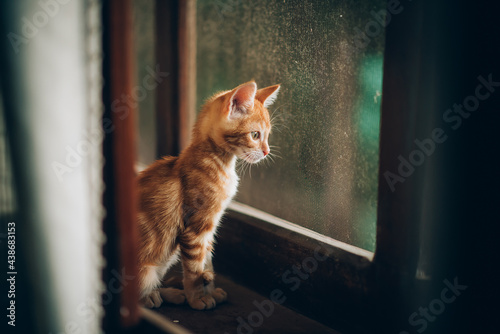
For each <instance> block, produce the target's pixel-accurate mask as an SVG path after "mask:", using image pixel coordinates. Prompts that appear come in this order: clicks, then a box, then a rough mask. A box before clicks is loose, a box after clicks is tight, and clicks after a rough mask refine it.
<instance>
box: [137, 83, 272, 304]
mask: <svg viewBox="0 0 500 334" xmlns="http://www.w3.org/2000/svg"><path fill="white" fill-rule="evenodd" d="M279 88H280V86H279V85H275V86H270V87H267V88H262V89H259V90H257V85H256V84H255V82H253V81H252V82H248V83H245V84H243V85H241V86H238V87H236V88H235V89H233V90H231V91H226V92H222V93H219V94H216V95H214V96H213V97H212V98H210V99H209V100H208V101H207V102H206V104H205V105H204V106H203V108H202V111H201V112H200V114H199V116H198V120H197V122H196V124H195V126H194V129H193V139H192V142H191V144H190V145H189V146H188V147H187V148H186V149H185V150H184V151H183V152H182V153H181V154H180V155H179V156H178V157H163V158H162V159H160V160H158V161H156V162H154V163H153V164H152V165H151V166H149V167H148V168H147V169H146V170H144V171H143V172H142V173H140V175H139V179H138V184H139V196H140V198H139V213H138V221H139V229H140V247H139V256H138V258H139V259H138V260H139V281H140V288H141V302H142V303H143V304H144V305H145V306H146V307H159V306H160V305H161V303H162V301H163V300H166V301H168V302H171V303H175V304H181V303H184V302H185V301H186V300H187V302H188V303H189V305H190V306H191V307H192V308H194V309H198V310H203V309H211V308H213V307H215V306H216V304H217V303H221V302H223V301H225V300H226V298H227V294H226V292H225V291H224V290H222V289H220V288H215V285H214V272H213V267H212V251H213V249H212V245H213V241H214V234H215V231H216V229H217V225H218V224H219V221H220V219H221V216H222V214H223V213H224V210H225V209H226V207H227V205H228V204H229V202H230V201H231V199H232V198H233V196H234V195H235V193H236V189H237V187H238V176H237V175H236V172H235V163H236V158H240V159H243V160H245V161H246V162H248V163H256V162H258V161H260V160H262V159H264V157H266V156H267V155H268V154H269V151H270V149H269V145H268V136H269V133H270V131H271V124H270V119H269V113H268V111H267V107H268V106H269V105H271V104H272V103H273V102H274V100H275V99H276V97H277V95H278V91H279ZM179 257H180V259H181V261H182V268H183V273H184V274H183V276H184V277H183V285H184V290H179V289H175V288H161V287H160V285H161V281H162V279H163V277H164V276H165V273H166V272H167V270H168V269H169V267H171V266H172V265H173V264H174V263H176V262H177V261H178V259H179Z"/></svg>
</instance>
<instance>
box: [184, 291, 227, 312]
mask: <svg viewBox="0 0 500 334" xmlns="http://www.w3.org/2000/svg"><path fill="white" fill-rule="evenodd" d="M226 300H227V293H226V291H224V290H222V289H221V288H217V289H214V290H212V291H211V292H205V293H203V294H201V293H199V294H193V295H192V296H190V297H188V303H189V306H191V307H192V308H194V309H195V310H210V309H213V308H214V307H215V306H216V305H217V304H220V303H223V302H224V301H226Z"/></svg>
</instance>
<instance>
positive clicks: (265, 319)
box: [154, 275, 340, 334]
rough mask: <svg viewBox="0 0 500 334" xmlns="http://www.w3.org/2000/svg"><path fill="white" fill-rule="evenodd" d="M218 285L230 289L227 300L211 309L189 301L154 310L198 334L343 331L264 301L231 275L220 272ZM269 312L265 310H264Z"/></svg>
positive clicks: (324, 333) (313, 333)
mask: <svg viewBox="0 0 500 334" xmlns="http://www.w3.org/2000/svg"><path fill="white" fill-rule="evenodd" d="M216 282H217V286H218V287H221V288H223V289H224V290H225V291H226V292H227V293H228V301H227V302H225V303H223V304H221V305H218V306H217V307H216V308H215V309H213V310H209V311H196V310H193V309H191V308H190V307H189V306H188V305H180V306H179V305H171V304H164V305H162V306H161V307H160V308H159V309H155V310H154V311H155V312H157V313H158V314H161V315H162V316H164V317H167V318H168V319H170V320H172V321H173V322H174V323H175V324H178V325H180V326H183V327H184V328H186V329H188V330H189V331H190V332H192V333H196V334H251V333H256V334H258V333H262V334H266V333H269V334H280V333H286V334H299V333H307V334H320V333H321V334H340V333H339V332H337V331H335V330H333V329H330V328H328V327H326V326H324V325H322V324H320V323H318V322H316V321H314V320H311V319H309V318H307V317H305V316H303V315H301V314H298V313H297V312H294V311H292V310H290V309H288V308H286V307H283V306H281V305H277V304H274V303H273V307H272V308H271V307H270V306H269V303H266V302H265V303H264V304H265V305H266V306H267V307H266V308H265V309H264V310H263V311H260V310H259V309H258V307H257V306H256V305H255V304H260V303H262V301H264V300H267V298H266V297H264V296H262V295H260V294H257V293H255V292H253V291H251V290H249V289H247V288H245V287H243V286H241V285H238V284H236V283H234V282H232V281H231V280H229V279H228V278H226V277H224V276H221V275H218V276H217V278H216ZM263 313H266V314H263Z"/></svg>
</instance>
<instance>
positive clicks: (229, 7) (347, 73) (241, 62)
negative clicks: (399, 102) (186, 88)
mask: <svg viewBox="0 0 500 334" xmlns="http://www.w3.org/2000/svg"><path fill="white" fill-rule="evenodd" d="M197 6H198V7H197V29H198V30H197V31H198V36H197V96H198V104H199V105H201V103H202V102H203V101H204V100H205V99H206V98H207V97H209V96H210V95H212V94H213V93H214V92H216V91H219V90H227V89H230V88H232V87H235V86H237V85H239V84H241V83H243V82H246V81H249V80H251V79H255V80H256V82H257V85H258V86H259V87H265V86H268V85H273V84H276V83H281V84H282V87H281V91H280V95H279V98H278V100H277V101H276V103H275V104H274V105H273V106H271V107H270V108H269V110H270V112H271V113H272V115H273V119H274V128H273V132H272V135H271V137H270V145H272V147H271V153H274V158H273V160H274V161H273V162H271V161H270V159H266V160H269V161H268V162H266V163H263V164H261V165H259V166H253V167H252V168H251V169H250V170H247V171H246V172H245V173H244V175H241V183H240V189H239V193H238V195H237V198H236V200H238V201H240V202H242V203H245V204H248V205H251V206H253V207H255V208H257V209H260V210H263V211H266V212H268V213H270V214H273V215H275V216H278V217H280V218H283V219H286V220H288V221H290V222H293V223H296V224H299V225H302V226H304V227H307V228H310V229H312V230H314V231H317V232H320V233H322V234H325V235H327V236H330V237H333V238H335V239H338V240H341V241H344V242H347V243H349V244H352V245H355V246H358V247H361V248H364V249H367V250H370V251H373V250H374V247H375V226H376V224H375V222H376V207H377V183H378V152H379V146H378V143H379V125H380V124H379V123H380V102H381V91H382V60H383V50H384V29H383V24H382V23H383V22H384V19H385V18H384V15H383V13H384V12H385V11H384V10H383V9H384V8H385V1H310V0H309V1H302V0H301V1H290V0H279V1H278V0H276V1H267V0H266V1H257V0H254V1H242V0H227V1H222V0H218V1H212V0H210V1H208V0H207V1H203V0H200V1H198V5H197ZM242 171H243V168H242Z"/></svg>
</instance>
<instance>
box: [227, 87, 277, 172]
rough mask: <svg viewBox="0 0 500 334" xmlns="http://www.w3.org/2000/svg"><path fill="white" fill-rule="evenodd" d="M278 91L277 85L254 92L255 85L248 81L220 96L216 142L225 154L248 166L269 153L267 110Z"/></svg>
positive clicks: (269, 128) (255, 89)
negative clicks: (220, 112) (238, 159)
mask: <svg viewBox="0 0 500 334" xmlns="http://www.w3.org/2000/svg"><path fill="white" fill-rule="evenodd" d="M278 90H279V85H276V86H271V87H267V88H263V89H259V90H257V85H256V84H255V83H254V82H249V83H246V84H243V85H241V86H239V87H237V88H235V89H233V90H232V91H230V92H227V93H225V94H223V95H221V98H222V99H223V101H222V103H221V108H222V115H223V121H222V124H221V128H220V132H219V136H220V138H219V140H220V142H221V143H222V144H223V147H224V148H225V149H226V150H227V151H229V152H230V153H233V154H235V155H236V156H237V157H238V158H240V159H243V160H245V161H246V162H249V163H257V162H259V161H261V160H262V159H264V158H265V157H266V156H267V155H268V154H269V153H270V148H269V143H268V139H269V134H270V132H271V122H270V119H269V112H268V110H267V107H268V106H269V105H270V104H271V103H272V102H274V100H275V99H276V96H277V94H278Z"/></svg>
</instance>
